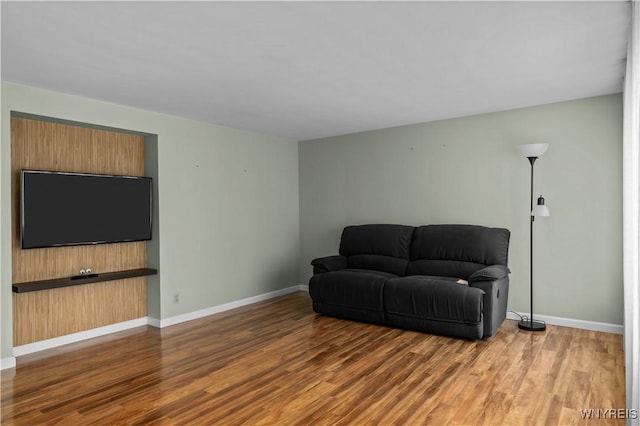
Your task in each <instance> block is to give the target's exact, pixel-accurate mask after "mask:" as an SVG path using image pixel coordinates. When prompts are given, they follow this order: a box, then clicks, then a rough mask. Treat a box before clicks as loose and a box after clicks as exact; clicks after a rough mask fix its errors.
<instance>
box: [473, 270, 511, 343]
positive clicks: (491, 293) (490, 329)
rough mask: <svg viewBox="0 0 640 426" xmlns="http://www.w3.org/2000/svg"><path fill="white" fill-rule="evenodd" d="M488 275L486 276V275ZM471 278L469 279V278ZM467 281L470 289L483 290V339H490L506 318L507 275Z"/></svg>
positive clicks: (507, 297)
mask: <svg viewBox="0 0 640 426" xmlns="http://www.w3.org/2000/svg"><path fill="white" fill-rule="evenodd" d="M487 275H488V274H487ZM469 278H471V277H469ZM478 279H479V277H476V278H475V281H471V280H470V281H469V286H470V287H476V288H479V289H482V290H484V306H483V309H482V316H483V336H482V337H483V338H485V339H486V338H487V337H491V336H493V335H494V334H496V332H497V331H498V329H499V328H500V325H502V323H503V322H504V320H505V318H506V317H507V301H508V299H509V273H508V272H507V273H506V275H505V276H503V277H502V278H498V279H494V280H491V281H488V280H489V278H488V277H483V278H482V279H485V280H487V281H478Z"/></svg>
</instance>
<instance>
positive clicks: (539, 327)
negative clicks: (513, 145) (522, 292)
mask: <svg viewBox="0 0 640 426" xmlns="http://www.w3.org/2000/svg"><path fill="white" fill-rule="evenodd" d="M548 147H549V145H548V144H546V143H534V144H526V145H518V151H520V154H522V155H523V156H525V157H527V159H528V160H529V163H531V195H530V201H531V209H530V210H529V211H530V214H531V218H530V221H529V268H530V269H529V277H530V286H531V288H530V293H529V295H530V297H531V301H530V302H531V311H530V313H529V317H530V318H529V319H527V320H524V319H523V320H521V321H520V322H519V323H518V328H520V329H522V330H527V331H544V330H545V329H546V324H545V323H544V321H534V319H533V222H534V221H535V217H536V216H549V209H548V208H547V206H545V205H544V198H542V196H540V197H539V198H538V202H537V204H536V205H535V206H534V205H533V165H534V163H535V162H536V160H537V159H538V157H540V156H541V155H542V154H544V153H545V151H546V150H547V148H548Z"/></svg>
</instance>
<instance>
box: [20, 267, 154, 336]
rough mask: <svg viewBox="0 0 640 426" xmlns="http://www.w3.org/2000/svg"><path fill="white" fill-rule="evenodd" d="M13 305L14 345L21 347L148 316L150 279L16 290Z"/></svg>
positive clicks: (142, 278)
mask: <svg viewBox="0 0 640 426" xmlns="http://www.w3.org/2000/svg"><path fill="white" fill-rule="evenodd" d="M13 306H14V313H13V321H14V325H13V327H14V333H13V334H14V343H13V344H14V346H19V345H24V344H26V343H31V342H37V341H39V340H45V339H50V338H52V337H56V336H63V335H65V334H70V333H76V332H78V331H84V330H88V329H91V328H96V327H102V326H105V325H109V324H114V323H116V322H121V321H126V320H130V319H135V318H140V317H144V316H146V315H147V280H146V279H145V278H144V277H139V278H130V279H127V280H118V281H109V282H102V283H93V284H85V285H79V286H74V287H63V288H57V289H52V290H42V291H32V292H28V293H20V294H18V293H13ZM16 308H18V309H16ZM45 318H46V319H47V320H46V321H45V320H44V319H45Z"/></svg>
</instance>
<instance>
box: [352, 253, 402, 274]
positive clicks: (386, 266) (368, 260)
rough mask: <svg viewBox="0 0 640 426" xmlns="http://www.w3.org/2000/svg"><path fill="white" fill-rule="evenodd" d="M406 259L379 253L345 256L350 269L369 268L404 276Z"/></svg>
mask: <svg viewBox="0 0 640 426" xmlns="http://www.w3.org/2000/svg"><path fill="white" fill-rule="evenodd" d="M408 263H409V261H408V260H405V259H398V258H397V257H390V256H382V255H379V254H354V255H353V256H349V257H347V266H348V267H349V268H351V269H369V270H375V271H384V272H388V273H391V274H394V275H397V276H404V275H405V272H406V271H407V264H408Z"/></svg>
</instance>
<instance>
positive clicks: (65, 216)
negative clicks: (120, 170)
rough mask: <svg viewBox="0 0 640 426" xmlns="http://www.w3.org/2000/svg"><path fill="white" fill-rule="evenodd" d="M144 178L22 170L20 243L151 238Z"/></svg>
mask: <svg viewBox="0 0 640 426" xmlns="http://www.w3.org/2000/svg"><path fill="white" fill-rule="evenodd" d="M152 185H153V183H152V180H151V178H149V177H133V176H114V175H99V174H86V173H66V172H48V171H38V170H22V172H21V202H20V227H21V241H22V248H23V249H29V248H39V247H57V246H72V245H85V244H103V243H117V242H127V241H144V240H150V239H151V220H152V203H151V196H152Z"/></svg>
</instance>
